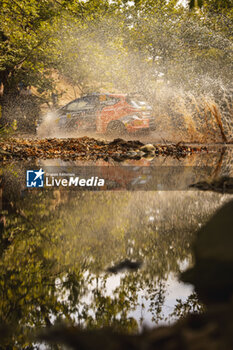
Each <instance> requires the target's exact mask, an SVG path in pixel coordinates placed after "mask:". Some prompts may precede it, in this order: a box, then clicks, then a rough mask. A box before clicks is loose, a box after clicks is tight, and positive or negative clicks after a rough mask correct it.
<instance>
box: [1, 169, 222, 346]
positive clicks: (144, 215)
mask: <svg viewBox="0 0 233 350" xmlns="http://www.w3.org/2000/svg"><path fill="white" fill-rule="evenodd" d="M12 169H13V168H12ZM8 171H9V169H8ZM11 174H12V175H11V176H12V177H11V176H8V177H7V176H6V175H5V176H4V177H3V180H2V181H3V183H2V187H1V188H2V190H1V197H2V198H1V199H2V200H1V206H2V207H1V217H0V247H1V249H0V276H1V277H0V320H1V323H2V324H3V325H4V327H9V329H10V333H9V336H6V337H5V339H4V337H3V338H2V340H1V342H2V346H4V345H5V346H6V345H8V346H9V347H13V346H18V347H19V348H25V349H26V348H27V346H28V345H27V344H28V334H30V333H31V331H32V330H35V329H36V330H38V329H39V328H40V327H44V326H50V325H51V324H53V323H56V322H59V321H60V320H62V319H65V320H66V321H67V322H75V323H77V324H80V325H82V326H85V327H102V326H113V327H114V328H116V329H120V330H123V331H129V332H135V331H138V330H139V329H140V327H141V326H142V325H143V324H144V323H147V324H149V325H152V324H153V325H154V324H157V323H160V322H170V321H172V320H174V319H175V318H177V317H179V316H180V315H182V314H185V313H186V312H187V311H188V310H189V309H193V310H197V309H199V308H200V304H199V302H198V300H197V299H196V297H195V295H194V294H193V291H192V287H191V286H190V287H189V286H184V285H183V284H181V283H178V281H177V276H178V274H179V272H180V271H181V270H182V269H184V266H187V265H189V264H190V263H191V252H190V244H191V242H192V240H193V238H194V236H195V232H196V230H197V229H198V228H199V227H200V226H201V225H203V223H204V222H206V221H207V219H208V218H209V216H210V215H211V214H212V213H213V212H214V211H215V210H216V209H217V208H218V207H219V206H221V205H222V204H223V203H224V202H225V201H227V200H228V199H229V196H227V195H220V194H217V193H210V192H207V193H202V192H199V191H195V192H192V191H191V192H182V191H180V192H177V191H172V192H168V191H167V192H162V191H157V192H74V191H68V190H67V191H62V190H59V189H55V190H44V191H24V189H23V187H22V188H21V187H20V186H22V181H21V180H22V179H21V173H20V172H19V171H18V172H17V174H14V172H13V170H12V171H11ZM12 179H14V180H12ZM126 258H128V259H130V260H140V261H143V266H142V268H141V269H139V270H138V271H135V272H122V273H120V274H116V275H115V274H111V273H109V272H106V269H107V267H109V266H111V265H113V264H114V263H116V262H119V261H122V260H124V259H126ZM176 299H179V300H178V301H177V300H176ZM12 329H13V330H14V332H13V334H12ZM32 348H33V347H32Z"/></svg>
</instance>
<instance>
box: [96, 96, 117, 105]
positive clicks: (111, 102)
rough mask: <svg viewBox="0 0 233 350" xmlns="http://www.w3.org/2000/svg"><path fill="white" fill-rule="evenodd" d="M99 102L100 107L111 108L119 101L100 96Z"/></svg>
mask: <svg viewBox="0 0 233 350" xmlns="http://www.w3.org/2000/svg"><path fill="white" fill-rule="evenodd" d="M99 101H100V105H101V106H113V105H115V104H116V103H117V102H118V101H119V99H118V98H115V97H111V96H107V95H100V97H99Z"/></svg>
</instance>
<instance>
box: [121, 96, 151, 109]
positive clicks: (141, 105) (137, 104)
mask: <svg viewBox="0 0 233 350" xmlns="http://www.w3.org/2000/svg"><path fill="white" fill-rule="evenodd" d="M127 102H128V103H129V104H131V105H132V106H133V107H135V108H140V109H141V108H143V109H151V106H150V105H149V104H148V103H147V102H145V101H142V100H136V99H132V98H129V99H128V100H127Z"/></svg>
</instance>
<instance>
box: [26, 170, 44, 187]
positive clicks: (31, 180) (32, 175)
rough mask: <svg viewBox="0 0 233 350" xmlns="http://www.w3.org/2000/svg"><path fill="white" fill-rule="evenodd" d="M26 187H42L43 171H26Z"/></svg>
mask: <svg viewBox="0 0 233 350" xmlns="http://www.w3.org/2000/svg"><path fill="white" fill-rule="evenodd" d="M27 187H35V188H38V187H44V171H43V170H42V169H40V170H27Z"/></svg>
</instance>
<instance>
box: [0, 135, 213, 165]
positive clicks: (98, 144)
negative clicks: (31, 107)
mask: <svg viewBox="0 0 233 350" xmlns="http://www.w3.org/2000/svg"><path fill="white" fill-rule="evenodd" d="M202 152H208V149H207V147H206V146H188V145H183V144H180V143H178V144H147V145H145V144H143V143H142V142H141V141H138V140H132V141H125V140H123V139H115V140H113V141H105V140H97V139H94V138H89V137H82V138H68V139H56V138H52V139H42V140H39V139H17V138H11V139H9V140H7V141H2V142H0V160H7V159H18V160H24V159H34V158H41V159H51V158H60V159H63V160H66V159H67V160H68V159H75V160H79V159H91V160H96V159H98V158H103V159H114V160H119V161H122V160H124V159H140V158H142V157H144V156H147V155H155V156H156V155H163V156H172V157H176V158H182V157H186V156H187V155H189V154H192V153H202Z"/></svg>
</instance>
